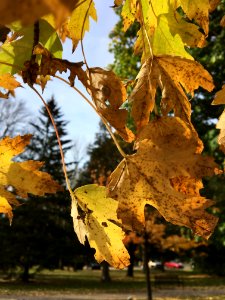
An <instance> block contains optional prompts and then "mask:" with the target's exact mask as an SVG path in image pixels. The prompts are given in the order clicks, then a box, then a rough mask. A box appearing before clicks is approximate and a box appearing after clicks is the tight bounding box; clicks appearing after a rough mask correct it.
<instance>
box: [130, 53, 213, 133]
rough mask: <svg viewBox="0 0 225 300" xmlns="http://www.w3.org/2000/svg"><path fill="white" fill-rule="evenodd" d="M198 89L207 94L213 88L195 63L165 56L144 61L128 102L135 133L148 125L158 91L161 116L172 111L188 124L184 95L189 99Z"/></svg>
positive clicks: (186, 100) (186, 101) (189, 110)
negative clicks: (189, 95)
mask: <svg viewBox="0 0 225 300" xmlns="http://www.w3.org/2000/svg"><path fill="white" fill-rule="evenodd" d="M199 86H201V87H203V88H204V89H206V90H208V91H211V90H212V89H213V87H214V85H213V80H212V77H211V76H210V74H209V73H208V72H207V71H206V70H205V69H204V68H203V67H202V66H201V65H200V64H199V63H198V62H196V61H193V60H188V59H185V58H181V57H173V56H167V55H164V56H159V57H157V56H154V59H153V60H151V59H149V60H148V61H146V62H145V63H144V64H143V65H142V68H141V70H140V72H139V74H138V76H137V82H136V86H135V87H134V90H133V92H132V93H131V95H130V98H129V99H130V101H132V103H133V106H132V112H131V114H132V116H133V118H134V120H135V123H136V125H137V129H138V130H140V128H141V127H143V126H144V125H146V124H148V121H149V113H150V112H151V111H152V109H153V107H154V101H155V100H154V99H155V94H156V90H157V88H158V87H160V89H161V91H162V101H161V109H162V113H163V114H164V115H166V114H168V113H169V112H170V111H171V110H174V113H175V115H176V116H178V117H180V118H182V119H183V120H185V121H186V122H190V115H191V106H190V103H189V100H188V98H187V96H186V94H185V92H186V93H187V94H191V95H192V96H193V94H194V90H196V89H197V88H198V87H199ZM184 91H185V92H184Z"/></svg>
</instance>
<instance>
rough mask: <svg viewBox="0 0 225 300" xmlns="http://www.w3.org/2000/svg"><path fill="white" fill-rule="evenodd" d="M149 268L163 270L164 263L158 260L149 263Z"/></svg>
mask: <svg viewBox="0 0 225 300" xmlns="http://www.w3.org/2000/svg"><path fill="white" fill-rule="evenodd" d="M148 266H149V268H150V269H161V268H162V263H161V261H158V260H155V261H153V260H150V261H149V262H148Z"/></svg>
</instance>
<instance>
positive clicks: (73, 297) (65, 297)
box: [0, 287, 225, 300]
mask: <svg viewBox="0 0 225 300" xmlns="http://www.w3.org/2000/svg"><path fill="white" fill-rule="evenodd" d="M219 295H224V299H225V288H224V287H221V288H219V287H208V288H205V287H202V288H189V287H184V288H182V287H181V288H176V289H157V290H154V292H153V296H154V298H157V297H161V298H163V299H164V298H165V297H180V298H182V297H188V296H190V297H191V296H196V297H197V296H198V297H207V296H208V297H213V296H219ZM128 299H129V300H136V299H137V300H139V299H142V300H143V299H146V295H145V294H144V293H135V294H129V293H120V294H110V293H107V294H106V293H98V294H96V293H90V294H43V295H41V294H39V295H37V294H30V293H29V295H13V294H12V295H10V294H8V295H0V300H128ZM167 299H168V298H167ZM212 299H213V298H212Z"/></svg>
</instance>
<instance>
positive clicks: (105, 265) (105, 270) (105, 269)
mask: <svg viewBox="0 0 225 300" xmlns="http://www.w3.org/2000/svg"><path fill="white" fill-rule="evenodd" d="M101 265H102V277H101V281H102V282H110V281H111V278H110V274H109V264H108V263H107V262H106V261H103V262H102V263H101Z"/></svg>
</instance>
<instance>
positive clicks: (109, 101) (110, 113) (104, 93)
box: [87, 68, 134, 142]
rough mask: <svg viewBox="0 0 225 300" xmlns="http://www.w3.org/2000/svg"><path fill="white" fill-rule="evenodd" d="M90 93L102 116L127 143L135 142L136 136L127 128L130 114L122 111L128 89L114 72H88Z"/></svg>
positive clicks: (99, 70)
mask: <svg viewBox="0 0 225 300" xmlns="http://www.w3.org/2000/svg"><path fill="white" fill-rule="evenodd" d="M88 75H89V85H88V86H87V88H88V92H89V93H90V94H91V95H92V97H93V100H94V102H95V105H96V107H97V109H98V111H99V112H100V113H101V114H102V116H103V117H104V118H105V119H106V120H107V121H108V122H109V123H110V124H111V125H112V126H113V127H114V128H115V129H116V130H117V131H118V134H119V135H120V136H121V137H122V138H123V139H124V140H125V141H127V142H131V141H133V140H134V134H133V133H132V131H131V130H129V129H128V128H127V127H126V121H127V115H128V112H127V110H125V109H120V107H121V105H122V104H123V103H124V101H125V100H126V89H125V87H124V85H123V83H122V82H121V80H120V79H119V78H118V77H117V76H116V75H115V73H114V72H112V71H107V70H104V69H101V68H91V69H89V72H88Z"/></svg>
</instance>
